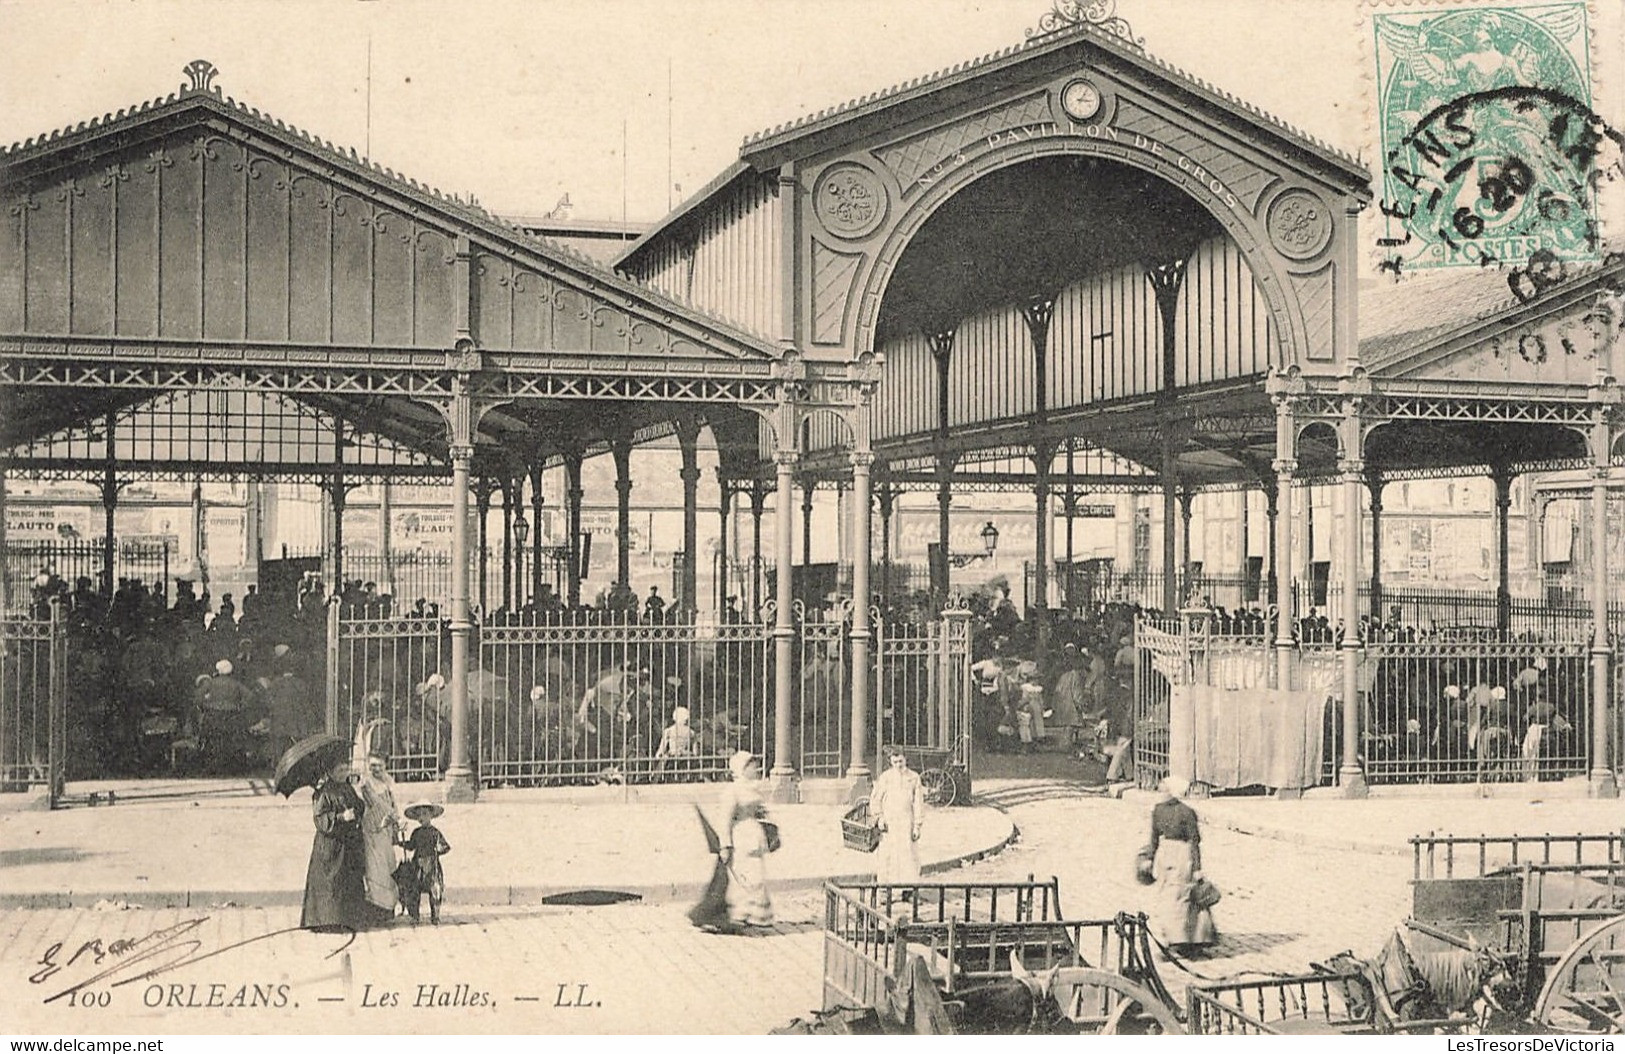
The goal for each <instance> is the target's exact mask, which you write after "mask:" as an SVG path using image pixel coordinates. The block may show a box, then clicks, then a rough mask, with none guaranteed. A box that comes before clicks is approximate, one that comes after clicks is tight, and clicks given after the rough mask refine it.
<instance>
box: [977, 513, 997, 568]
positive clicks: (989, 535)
mask: <svg viewBox="0 0 1625 1054" xmlns="http://www.w3.org/2000/svg"><path fill="white" fill-rule="evenodd" d="M981 534H982V548H984V549H986V550H987V555H988V559H990V560H991V559H992V558H993V553H994V552H995V551H996V550H997V549H998V548H999V529H998V528H997V527H995V526H993V521H992V520H988V521H987V525H986V526H985V527H983V528H982V531H981Z"/></svg>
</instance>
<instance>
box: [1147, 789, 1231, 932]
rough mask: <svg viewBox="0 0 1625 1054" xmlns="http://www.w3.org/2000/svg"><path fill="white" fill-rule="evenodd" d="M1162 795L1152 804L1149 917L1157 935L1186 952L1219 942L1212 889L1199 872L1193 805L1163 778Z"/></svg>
mask: <svg viewBox="0 0 1625 1054" xmlns="http://www.w3.org/2000/svg"><path fill="white" fill-rule="evenodd" d="M1161 790H1162V799H1161V800H1160V801H1158V802H1157V804H1156V805H1155V806H1154V807H1153V808H1152V809H1151V845H1150V846H1149V852H1150V855H1151V859H1152V874H1153V876H1154V877H1155V881H1156V884H1157V885H1156V896H1157V904H1156V907H1155V909H1154V910H1153V911H1152V912H1151V922H1152V925H1153V926H1155V928H1156V933H1157V936H1158V938H1159V939H1161V941H1162V942H1163V943H1164V944H1166V945H1167V946H1168V947H1170V948H1171V949H1173V950H1174V951H1175V952H1176V953H1178V954H1181V955H1190V954H1193V953H1199V952H1200V950H1201V949H1204V948H1206V947H1207V946H1209V945H1211V944H1214V943H1216V942H1217V941H1218V939H1219V938H1218V933H1217V931H1216V930H1215V929H1214V927H1213V912H1212V910H1211V908H1212V903H1211V900H1207V899H1205V897H1204V894H1205V893H1206V892H1207V891H1209V890H1211V889H1212V886H1211V884H1209V883H1206V882H1204V881H1203V877H1202V830H1201V826H1200V824H1199V823H1198V821H1197V819H1196V810H1194V809H1192V808H1191V807H1190V806H1189V805H1186V804H1185V803H1184V802H1182V801H1180V800H1179V798H1177V797H1176V796H1175V795H1174V792H1173V788H1172V786H1171V785H1170V783H1169V782H1168V781H1166V780H1164V781H1163V784H1162V787H1161Z"/></svg>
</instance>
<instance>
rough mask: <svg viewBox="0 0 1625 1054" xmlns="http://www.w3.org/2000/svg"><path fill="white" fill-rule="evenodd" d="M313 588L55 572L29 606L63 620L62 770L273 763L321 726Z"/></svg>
mask: <svg viewBox="0 0 1625 1054" xmlns="http://www.w3.org/2000/svg"><path fill="white" fill-rule="evenodd" d="M320 595H321V594H320V591H319V589H318V588H314V587H313V588H310V589H307V590H304V591H301V592H298V593H293V594H290V595H288V596H282V597H272V596H265V595H262V594H260V593H259V591H258V589H257V588H256V587H254V586H249V587H248V590H247V591H246V593H245V594H244V595H243V597H242V598H241V600H240V601H239V600H238V598H236V597H234V596H233V595H232V594H231V593H225V594H223V595H222V596H221V597H220V598H219V601H218V602H215V601H214V600H213V598H211V596H210V595H209V592H208V590H207V589H205V590H203V591H202V592H201V593H199V592H198V590H197V588H196V586H195V585H194V584H193V583H191V582H185V581H182V582H178V583H176V585H175V588H174V591H173V597H172V598H171V597H170V596H169V595H168V592H167V591H166V589H165V588H164V584H163V583H156V584H153V585H149V584H148V583H146V582H144V581H141V580H139V579H125V580H123V581H121V582H120V583H119V584H118V587H117V589H116V590H114V592H113V593H112V595H111V596H109V595H108V593H107V592H106V590H105V589H100V590H99V589H96V588H95V587H94V586H93V584H92V580H91V579H89V578H86V577H81V578H79V579H77V580H76V581H75V582H74V583H73V584H72V585H71V586H70V585H69V584H68V583H67V582H66V581H64V580H63V579H61V578H59V577H58V576H57V575H56V574H55V573H54V572H53V571H52V570H51V569H50V568H45V569H42V570H41V571H40V573H39V575H38V576H36V578H35V579H34V582H33V586H32V593H31V604H32V608H33V614H34V615H35V616H36V617H39V618H49V617H51V614H52V612H53V610H54V611H56V612H58V613H59V617H61V619H62V620H63V623H64V628H65V631H66V634H67V638H68V641H67V646H68V651H69V654H70V656H71V662H70V663H69V664H68V673H67V693H68V699H67V722H68V724H67V750H68V757H67V764H68V775H69V778H86V777H89V776H102V777H106V776H151V775H160V774H167V773H180V774H234V775H241V774H245V773H248V772H255V771H260V770H262V769H268V767H269V765H271V764H274V762H275V759H276V757H277V756H278V754H280V752H281V750H282V749H283V748H284V747H286V746H287V745H289V744H290V743H292V742H293V741H294V740H296V739H298V738H300V737H302V736H304V735H306V734H309V733H311V732H315V731H320V730H321V729H322V727H323V724H324V717H325V715H324V707H323V703H322V696H321V692H320V685H321V684H322V677H323V673H322V661H323V660H322V639H323V632H324V627H325V617H324V614H323V612H322V609H321V604H320Z"/></svg>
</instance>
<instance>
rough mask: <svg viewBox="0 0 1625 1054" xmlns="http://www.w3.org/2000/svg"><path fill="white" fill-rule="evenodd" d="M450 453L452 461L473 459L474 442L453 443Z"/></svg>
mask: <svg viewBox="0 0 1625 1054" xmlns="http://www.w3.org/2000/svg"><path fill="white" fill-rule="evenodd" d="M450 453H451V459H452V460H453V461H472V460H473V459H474V444H473V443H453V444H452V445H451V450H450Z"/></svg>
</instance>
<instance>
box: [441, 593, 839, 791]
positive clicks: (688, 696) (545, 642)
mask: <svg viewBox="0 0 1625 1054" xmlns="http://www.w3.org/2000/svg"><path fill="white" fill-rule="evenodd" d="M768 614H769V615H771V611H769V612H768ZM772 628H773V626H772V621H771V618H769V619H766V620H764V621H762V622H742V623H723V624H716V623H710V622H706V623H698V622H676V623H660V624H648V623H638V622H634V621H629V620H622V621H615V620H609V619H606V618H602V617H600V618H594V619H585V618H578V617H572V616H569V615H566V614H563V613H560V614H558V615H557V616H554V617H548V616H545V615H539V616H526V617H520V616H513V617H510V618H507V619H502V620H495V619H493V620H488V621H487V623H486V624H485V625H483V626H481V627H480V628H479V647H478V651H477V654H478V662H479V673H478V675H477V680H478V683H479V684H480V686H481V688H480V696H481V697H480V700H479V702H478V704H477V706H476V703H475V700H474V691H473V689H472V688H471V689H470V703H469V705H470V707H471V709H474V710H475V711H476V712H475V714H474V715H473V717H474V722H475V724H476V727H477V729H478V734H477V736H476V737H475V743H474V751H475V754H476V757H475V764H476V766H477V769H478V772H479V778H480V781H481V782H482V783H485V784H487V785H502V784H511V785H515V786H526V785H553V784H567V783H595V782H670V781H692V780H702V779H720V778H722V777H723V776H724V775H725V774H726V772H727V762H728V758H729V756H730V755H731V754H732V753H733V752H734V751H736V750H740V749H744V750H749V751H750V752H751V753H753V754H755V755H756V756H757V757H759V758H771V757H772V753H771V748H772V745H773V744H772V713H771V707H770V703H771V699H772V688H771V685H772V664H773V649H772ZM830 658H831V659H832V661H834V662H836V663H839V662H840V661H841V658H840V655H839V654H838V653H836V654H834V655H833V656H832V657H830ZM840 683H844V682H843V681H842V678H841V677H840V676H836V677H835V683H834V684H833V685H832V686H831V687H832V690H838V689H839V685H840ZM678 707H682V708H684V709H685V710H687V712H688V715H687V720H688V723H687V726H686V728H683V727H679V726H677V725H676V721H675V714H676V710H677V708H678ZM803 735H804V739H803V742H804V743H811V744H816V745H818V747H819V748H820V749H822V748H823V747H824V746H825V745H826V744H827V743H828V741H829V732H828V729H827V728H826V727H825V726H824V725H822V724H818V725H816V726H815V727H813V728H811V729H810V730H804V731H803ZM663 741H664V746H663V745H662V744H663ZM836 750H837V755H838V746H837V748H836Z"/></svg>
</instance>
